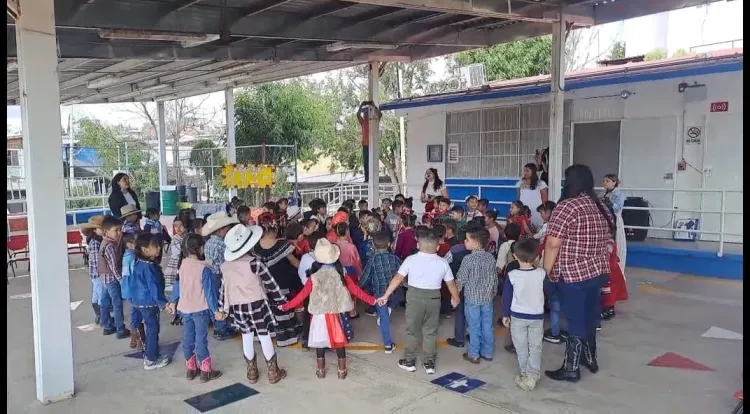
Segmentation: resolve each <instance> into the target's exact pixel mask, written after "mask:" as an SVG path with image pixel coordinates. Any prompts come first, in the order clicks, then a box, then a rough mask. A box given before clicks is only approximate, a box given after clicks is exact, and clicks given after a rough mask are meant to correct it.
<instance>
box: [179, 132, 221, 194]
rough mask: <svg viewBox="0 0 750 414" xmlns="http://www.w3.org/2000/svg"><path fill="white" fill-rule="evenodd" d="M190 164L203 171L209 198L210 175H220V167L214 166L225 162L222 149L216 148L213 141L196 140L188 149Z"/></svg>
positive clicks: (200, 171)
mask: <svg viewBox="0 0 750 414" xmlns="http://www.w3.org/2000/svg"><path fill="white" fill-rule="evenodd" d="M188 161H189V163H190V166H191V167H193V168H195V169H196V170H198V171H199V173H203V177H204V179H205V180H206V194H207V196H208V198H209V199H211V175H212V174H213V176H214V177H216V175H219V176H221V168H220V167H216V166H219V165H224V164H225V163H226V160H225V157H224V155H223V154H222V150H221V149H220V148H217V147H216V145H215V144H214V143H213V141H211V140H209V139H204V140H200V141H198V143H196V144H195V146H193V149H192V150H190V159H189V160H188Z"/></svg>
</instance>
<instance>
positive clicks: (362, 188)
mask: <svg viewBox="0 0 750 414" xmlns="http://www.w3.org/2000/svg"><path fill="white" fill-rule="evenodd" d="M402 187H403V185H401V184H398V183H396V184H391V183H383V184H380V185H379V187H378V188H379V193H380V198H386V197H390V198H393V196H395V195H396V194H398V193H400V192H402V191H401V188H402ZM299 195H300V198H301V200H302V207H303V208H307V204H308V203H309V202H310V201H312V200H314V199H321V200H323V201H325V202H326V204H327V206H328V211H329V212H334V211H336V210H337V209H338V208H339V207H341V204H342V203H343V202H344V201H346V200H349V199H354V200H357V201H358V200H362V199H365V200H367V199H368V196H369V189H368V185H367V183H348V182H341V183H338V184H334V185H328V186H325V187H317V188H308V189H304V190H299Z"/></svg>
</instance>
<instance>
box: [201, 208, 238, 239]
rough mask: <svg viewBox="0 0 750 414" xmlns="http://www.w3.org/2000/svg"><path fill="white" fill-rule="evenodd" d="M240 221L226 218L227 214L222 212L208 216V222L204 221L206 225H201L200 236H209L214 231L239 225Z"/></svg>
mask: <svg viewBox="0 0 750 414" xmlns="http://www.w3.org/2000/svg"><path fill="white" fill-rule="evenodd" d="M239 223H240V221H239V220H237V219H236V218H235V217H229V216H227V213H226V212H224V211H219V212H217V213H214V214H211V215H210V216H208V220H206V224H204V225H203V228H201V235H202V236H204V237H205V236H209V235H211V234H212V233H213V232H215V231H216V230H219V229H220V228H223V227H226V226H231V225H234V224H239Z"/></svg>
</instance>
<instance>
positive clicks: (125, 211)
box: [120, 204, 141, 218]
mask: <svg viewBox="0 0 750 414" xmlns="http://www.w3.org/2000/svg"><path fill="white" fill-rule="evenodd" d="M140 212H141V210H138V209H137V208H136V207H135V206H134V205H132V204H126V205H124V206H122V207H121V208H120V218H125V216H129V215H131V214H138V213H140Z"/></svg>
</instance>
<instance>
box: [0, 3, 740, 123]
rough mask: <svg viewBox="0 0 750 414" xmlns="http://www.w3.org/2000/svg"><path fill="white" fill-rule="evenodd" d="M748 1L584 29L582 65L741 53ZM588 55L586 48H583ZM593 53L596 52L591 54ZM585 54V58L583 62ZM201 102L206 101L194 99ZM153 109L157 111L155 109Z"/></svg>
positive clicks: (216, 100) (121, 108)
mask: <svg viewBox="0 0 750 414" xmlns="http://www.w3.org/2000/svg"><path fill="white" fill-rule="evenodd" d="M742 11H743V1H742V0H734V1H721V2H715V3H710V4H709V5H708V6H697V7H690V8H685V9H681V10H675V11H671V12H668V13H661V14H658V15H651V16H644V17H639V18H635V19H630V20H626V21H624V22H615V23H609V24H606V25H601V26H597V27H596V28H594V29H585V30H586V34H585V35H583V36H582V38H584V39H585V42H584V43H585V45H586V46H588V47H586V48H585V49H588V50H589V52H588V53H586V52H583V51H579V52H578V54H577V57H576V58H577V59H580V60H581V61H582V62H584V61H585V62H588V65H587V66H591V65H594V64H595V63H596V62H595V61H596V60H597V59H595V58H597V57H602V58H603V57H605V56H606V55H607V54H608V50H609V48H611V46H612V44H613V43H614V42H617V41H623V42H625V48H626V50H625V52H626V55H628V56H636V55H640V54H645V53H646V52H649V51H651V50H653V49H656V48H665V49H667V51H668V54H669V55H671V54H673V53H674V52H675V51H677V50H678V49H685V50H686V51H690V48H691V47H694V46H700V45H708V44H713V43H720V44H718V45H713V46H711V47H712V48H713V49H728V48H731V47H732V46H731V42H732V41H736V40H740V42H739V46H737V44H735V47H740V48H741V47H742V43H741V40H742V37H743V35H742V30H743V19H742ZM582 49H584V48H582ZM592 51H593V52H592ZM583 54H586V55H585V56H583ZM431 69H432V70H433V72H434V75H433V78H434V79H442V78H444V77H445V76H446V75H447V70H446V69H447V65H446V61H445V59H441V58H438V59H434V60H433V61H432V63H431ZM325 76H326V74H324V73H322V74H316V75H313V76H312V78H313V79H323V78H324V77H325ZM191 99H195V100H197V101H200V100H202V99H204V98H203V97H196V98H191ZM128 105H131V106H130V107H131V108H132V104H97V105H71V106H61V107H60V112H61V118H62V119H61V124H62V125H63V126H65V125H67V123H68V117H69V116H70V114H71V113H72V114H73V118H74V119H75V118H80V117H83V116H88V117H93V118H98V119H101V120H103V121H106V122H108V123H111V124H129V125H133V126H138V125H141V124H142V123H143V119H141V118H140V117H138V116H136V115H133V114H132V113H128V112H127V108H128ZM149 105H154V106H156V104H155V103H150V104H149ZM223 105H224V93H223V92H215V93H212V94H209V97H208V99H207V100H206V102H205V103H204V107H205V108H206V109H207V111H209V112H210V111H212V110H216V111H219V112H220V111H222V107H223ZM8 127H9V128H10V129H11V130H12V131H20V129H21V109H20V107H19V106H8Z"/></svg>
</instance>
